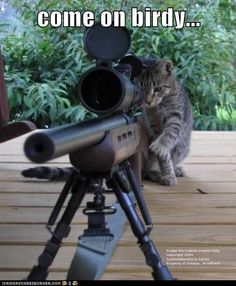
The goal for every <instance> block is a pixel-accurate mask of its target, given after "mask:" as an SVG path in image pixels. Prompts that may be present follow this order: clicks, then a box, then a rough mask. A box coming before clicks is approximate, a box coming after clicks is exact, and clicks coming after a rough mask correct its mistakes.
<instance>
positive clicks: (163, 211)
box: [0, 205, 236, 226]
mask: <svg viewBox="0 0 236 286" xmlns="http://www.w3.org/2000/svg"><path fill="white" fill-rule="evenodd" d="M149 210H150V213H151V216H152V219H153V223H154V225H157V226H158V225H160V224H177V225H179V224H181V225H183V224H197V225H200V224H203V225H208V224H215V225H221V224H228V225H235V217H236V208H235V207H232V208H224V207H222V208H206V209H204V208H199V207H197V206H195V207H191V208H187V207H184V208H183V207H182V205H180V206H179V208H176V207H174V208H166V207H162V206H161V205H156V206H151V207H149ZM51 211H52V208H51V207H48V208H45V207H39V208H30V207H29V208H24V207H0V224H46V222H47V221H48V218H49V215H50V213H51ZM86 221H87V220H86V217H85V216H84V215H82V214H81V211H78V212H77V213H76V215H75V217H74V220H73V224H78V223H85V222H86Z"/></svg>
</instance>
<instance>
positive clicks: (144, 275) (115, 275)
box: [0, 269, 236, 281]
mask: <svg viewBox="0 0 236 286" xmlns="http://www.w3.org/2000/svg"><path fill="white" fill-rule="evenodd" d="M28 274H29V272H26V271H7V272H3V271H1V272H0V277H1V280H22V279H24V278H26V277H27V275H28ZM66 275H67V272H52V271H51V272H50V273H49V275H48V278H47V280H65V279H66ZM172 275H173V276H174V277H176V278H178V280H236V274H235V272H234V271H232V270H231V272H229V271H226V270H225V269H223V270H221V269H218V270H217V272H204V271H202V270H201V271H199V272H198V273H196V272H191V271H173V272H172ZM102 280H138V281H139V280H152V276H151V274H150V272H148V271H146V272H141V273H140V272H136V271H134V272H129V273H127V272H114V271H112V272H110V271H109V270H105V273H104V275H103V277H102Z"/></svg>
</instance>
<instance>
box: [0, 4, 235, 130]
mask: <svg viewBox="0 0 236 286" xmlns="http://www.w3.org/2000/svg"><path fill="white" fill-rule="evenodd" d="M10 2H11V4H12V5H13V6H14V7H16V8H17V10H18V13H19V16H20V20H19V21H20V22H21V29H20V30H19V29H17V28H16V29H15V32H14V33H10V34H9V35H7V36H5V38H4V40H3V46H4V49H3V52H4V58H5V65H6V80H7V86H8V94H9V102H10V107H11V116H12V120H17V119H22V118H23V119H25V118H27V119H31V120H34V121H35V122H36V124H37V125H38V126H39V127H43V126H54V125H58V124H63V123H65V122H68V121H79V120H83V119H84V118H85V117H91V116H92V114H90V113H88V112H87V111H86V110H84V108H83V107H81V106H80V105H79V104H78V100H77V98H76V95H75V86H76V84H77V83H78V80H79V77H80V76H81V74H82V73H83V72H84V71H85V70H87V69H88V68H89V67H91V65H92V64H94V62H91V61H89V60H88V59H87V57H86V55H85V52H84V50H83V47H82V37H83V29H81V28H56V29H55V28H54V29H53V28H49V27H47V28H39V27H37V26H36V25H35V17H36V11H39V10H42V9H43V10H54V9H55V10H60V11H63V10H78V9H79V10H80V11H81V10H88V9H89V10H92V11H95V12H96V15H99V12H101V11H102V10H104V9H108V10H115V9H120V8H123V10H126V11H127V14H128V12H129V11H130V7H131V6H132V7H134V6H137V7H139V8H143V7H155V8H157V9H166V7H175V8H176V9H184V8H186V9H187V12H188V18H189V20H194V19H197V20H199V21H201V23H202V27H201V28H191V29H189V28H185V29H182V30H175V29H174V28H171V29H170V28H162V27H153V28H136V29H132V30H133V34H132V40H133V42H132V50H133V51H134V52H135V53H136V54H137V55H139V56H147V55H153V56H159V57H161V58H168V59H171V60H172V61H173V62H174V65H175V67H176V76H177V78H178V79H179V80H180V81H181V82H182V84H183V85H184V86H185V88H186V89H187V91H188V93H189V95H190V98H191V101H192V103H193V107H194V114H195V126H194V127H195V129H203V130H236V127H235V122H236V115H235V113H234V109H235V106H236V104H235V102H236V69H235V66H234V65H235V58H236V50H235V47H236V31H235V29H234V27H235V25H236V4H235V2H234V1H230V0H221V1H220V0H219V1H210V0H208V1H201V0H199V1H192V2H191V1H187V0H177V1H176V0H175V1H174V0H167V1H147V0H146V1H136V0H135V1H132V5H131V4H130V3H129V1H112V0H99V1H91V0H86V1H85V0H82V1H81V0H71V1H69V0H67V1H64V2H63V4H62V3H58V1H57V0H51V1H48V2H47V4H45V1H42V0H37V1H34V2H33V3H32V1H29V0H23V1H20V3H19V1H16V0H11V1H10ZM129 22H130V21H129ZM128 25H129V26H130V24H128ZM222 114H223V115H222Z"/></svg>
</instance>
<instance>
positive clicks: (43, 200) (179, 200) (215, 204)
mask: <svg viewBox="0 0 236 286" xmlns="http://www.w3.org/2000/svg"><path fill="white" fill-rule="evenodd" d="M144 197H145V200H146V203H147V205H148V206H149V207H150V208H154V209H156V208H159V207H162V208H178V207H179V208H183V207H187V208H191V207H199V208H218V209H220V208H236V207H235V204H234V202H235V201H236V194H233V193H232V194H230V195H227V196H226V195H225V194H221V193H219V194H200V193H198V192H195V193H189V194H188V193H185V194H178V193H177V194H174V193H171V194H169V193H162V194H158V195H157V194H155V193H149V194H147V195H146V194H145V193H144ZM57 198H58V195H57V194H44V195H42V194H37V193H36V194H35V193H32V194H30V195H29V194H15V193H0V207H15V206H17V207H52V206H54V205H55V203H56V201H57ZM92 198H93V195H90V194H87V195H86V197H85V199H84V202H83V205H84V204H85V202H87V201H89V200H91V199H92ZM106 201H107V204H110V203H112V202H115V197H114V196H113V195H109V194H108V195H107V196H106Z"/></svg>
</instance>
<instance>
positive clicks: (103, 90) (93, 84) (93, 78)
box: [80, 69, 122, 113]
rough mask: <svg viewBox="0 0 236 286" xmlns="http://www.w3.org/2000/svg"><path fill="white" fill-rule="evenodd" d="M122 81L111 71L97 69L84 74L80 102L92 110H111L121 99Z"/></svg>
mask: <svg viewBox="0 0 236 286" xmlns="http://www.w3.org/2000/svg"><path fill="white" fill-rule="evenodd" d="M121 96H122V82H121V79H120V78H119V76H118V75H116V74H115V73H114V72H113V71H110V70H105V69H97V70H94V71H91V72H90V73H89V74H87V75H86V76H85V78H84V79H83V81H82V84H81V88H80V97H81V100H82V101H83V102H82V103H83V104H84V105H85V107H87V108H88V109H90V110H91V111H94V112H98V113H99V112H101V113H102V112H107V111H109V110H112V109H113V108H114V107H115V106H116V105H117V104H118V103H119V102H120V100H121Z"/></svg>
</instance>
